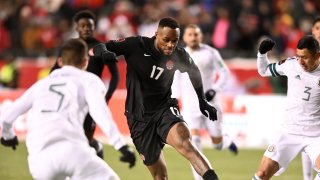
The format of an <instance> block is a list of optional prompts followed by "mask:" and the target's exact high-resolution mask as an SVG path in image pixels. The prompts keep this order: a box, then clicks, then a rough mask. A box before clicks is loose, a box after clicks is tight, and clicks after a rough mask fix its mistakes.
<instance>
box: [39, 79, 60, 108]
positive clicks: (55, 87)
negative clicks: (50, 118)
mask: <svg viewBox="0 0 320 180" xmlns="http://www.w3.org/2000/svg"><path fill="white" fill-rule="evenodd" d="M65 85H66V83H63V84H51V85H50V87H49V91H50V92H52V93H55V94H57V95H58V96H59V98H60V99H59V105H58V107H57V108H56V109H55V110H48V109H43V110H41V112H44V113H48V112H58V111H59V109H60V107H61V104H62V101H63V99H64V94H63V93H62V92H61V91H59V90H57V89H58V88H59V87H63V86H65Z"/></svg>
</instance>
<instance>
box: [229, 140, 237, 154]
mask: <svg viewBox="0 0 320 180" xmlns="http://www.w3.org/2000/svg"><path fill="white" fill-rule="evenodd" d="M229 151H230V152H231V153H233V154H234V155H237V154H238V147H237V145H236V144H235V143H234V142H232V143H231V144H230V146H229Z"/></svg>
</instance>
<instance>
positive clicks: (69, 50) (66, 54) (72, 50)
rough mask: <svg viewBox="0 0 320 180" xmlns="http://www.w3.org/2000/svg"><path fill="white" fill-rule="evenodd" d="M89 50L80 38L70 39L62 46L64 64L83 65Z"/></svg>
mask: <svg viewBox="0 0 320 180" xmlns="http://www.w3.org/2000/svg"><path fill="white" fill-rule="evenodd" d="M87 52H88V46H87V45H86V43H85V42H84V41H83V40H82V39H79V38H77V39H76V38H74V39H69V40H68V41H66V42H65V43H64V44H63V45H62V48H61V58H62V62H63V64H66V65H74V66H77V67H79V66H81V65H82V63H83V60H84V58H85V56H86V55H87Z"/></svg>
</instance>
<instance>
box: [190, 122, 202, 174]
mask: <svg viewBox="0 0 320 180" xmlns="http://www.w3.org/2000/svg"><path fill="white" fill-rule="evenodd" d="M197 120H199V121H200V119H197ZM190 131H191V141H192V144H193V145H194V146H195V147H196V148H197V149H198V150H199V151H200V152H202V147H201V136H200V129H190ZM190 165H191V170H192V174H193V177H194V179H195V180H202V177H201V176H200V175H199V174H198V173H197V171H196V170H195V169H194V168H193V166H192V164H190Z"/></svg>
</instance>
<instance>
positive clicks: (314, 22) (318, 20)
mask: <svg viewBox="0 0 320 180" xmlns="http://www.w3.org/2000/svg"><path fill="white" fill-rule="evenodd" d="M317 22H320V17H316V18H315V19H314V20H313V23H312V26H314V25H315V24H316V23H317Z"/></svg>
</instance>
